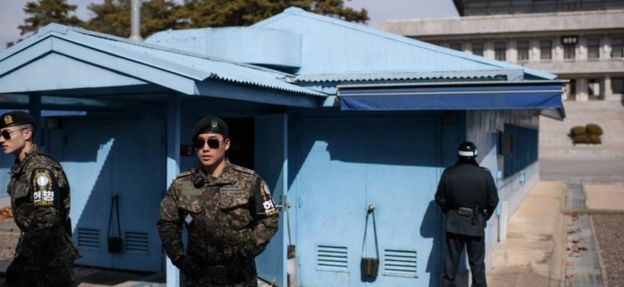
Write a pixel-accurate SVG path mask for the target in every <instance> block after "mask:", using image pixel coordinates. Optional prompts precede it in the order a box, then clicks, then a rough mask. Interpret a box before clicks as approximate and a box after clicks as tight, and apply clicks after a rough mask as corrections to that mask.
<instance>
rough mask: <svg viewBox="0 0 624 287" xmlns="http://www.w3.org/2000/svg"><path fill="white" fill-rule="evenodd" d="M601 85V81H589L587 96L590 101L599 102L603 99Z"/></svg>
mask: <svg viewBox="0 0 624 287" xmlns="http://www.w3.org/2000/svg"><path fill="white" fill-rule="evenodd" d="M600 86H601V84H600V80H599V79H588V80H587V94H588V96H589V99H590V100H599V99H601V97H600V93H601V91H600V90H602V89H601V87H600Z"/></svg>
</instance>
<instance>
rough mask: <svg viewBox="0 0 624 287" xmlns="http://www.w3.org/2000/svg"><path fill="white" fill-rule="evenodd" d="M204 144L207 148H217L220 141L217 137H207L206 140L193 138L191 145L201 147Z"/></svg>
mask: <svg viewBox="0 0 624 287" xmlns="http://www.w3.org/2000/svg"><path fill="white" fill-rule="evenodd" d="M205 144H208V147H209V148H212V149H217V148H219V145H220V144H221V141H220V140H218V139H208V140H206V141H204V140H203V139H194V140H193V146H194V147H195V148H203V147H204V145H205Z"/></svg>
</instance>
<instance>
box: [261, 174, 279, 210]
mask: <svg viewBox="0 0 624 287" xmlns="http://www.w3.org/2000/svg"><path fill="white" fill-rule="evenodd" d="M260 194H261V195H262V200H263V202H262V207H263V208H264V214H265V215H266V216H272V215H275V214H277V208H275V204H274V203H273V200H272V199H271V191H270V190H269V186H268V185H267V183H266V181H264V180H262V181H261V182H260Z"/></svg>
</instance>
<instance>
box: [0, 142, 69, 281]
mask: <svg viewBox="0 0 624 287" xmlns="http://www.w3.org/2000/svg"><path fill="white" fill-rule="evenodd" d="M7 191H8V193H9V195H10V196H11V208H12V209H13V217H14V220H15V223H16V224H17V226H18V227H19V229H20V230H21V231H22V233H21V235H20V240H19V243H18V245H17V247H16V250H15V253H16V256H19V257H21V260H23V261H22V262H23V264H22V267H23V269H26V270H38V269H43V268H47V267H52V266H64V265H68V264H72V263H73V261H74V259H76V258H78V257H80V254H79V252H78V249H77V248H76V247H75V246H74V244H73V243H72V241H71V234H70V232H71V226H69V225H70V223H69V206H70V198H69V184H68V182H67V178H66V177H65V173H64V172H63V168H62V167H61V165H60V164H59V163H58V162H57V161H56V160H54V159H53V158H51V157H50V156H47V155H44V154H41V153H39V151H38V148H37V146H36V145H33V148H32V150H31V151H30V152H29V153H27V154H26V157H25V158H24V159H23V160H22V161H17V160H16V161H15V164H13V166H12V167H11V180H10V182H9V186H8V188H7Z"/></svg>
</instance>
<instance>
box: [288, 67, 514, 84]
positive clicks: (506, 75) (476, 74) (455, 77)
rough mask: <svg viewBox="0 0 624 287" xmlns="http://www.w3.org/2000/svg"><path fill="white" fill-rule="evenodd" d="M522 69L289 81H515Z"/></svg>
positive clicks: (391, 73)
mask: <svg viewBox="0 0 624 287" xmlns="http://www.w3.org/2000/svg"><path fill="white" fill-rule="evenodd" d="M523 73H524V71H522V70H517V69H516V70H507V69H500V70H475V71H431V72H410V71H386V72H375V73H353V74H316V75H299V76H296V77H295V78H293V79H292V80H291V81H293V82H295V83H313V82H356V81H365V82H367V81H409V80H431V81H440V80H449V81H460V80H461V81H468V80H480V81H481V80H506V81H516V80H520V79H522V76H523Z"/></svg>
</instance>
